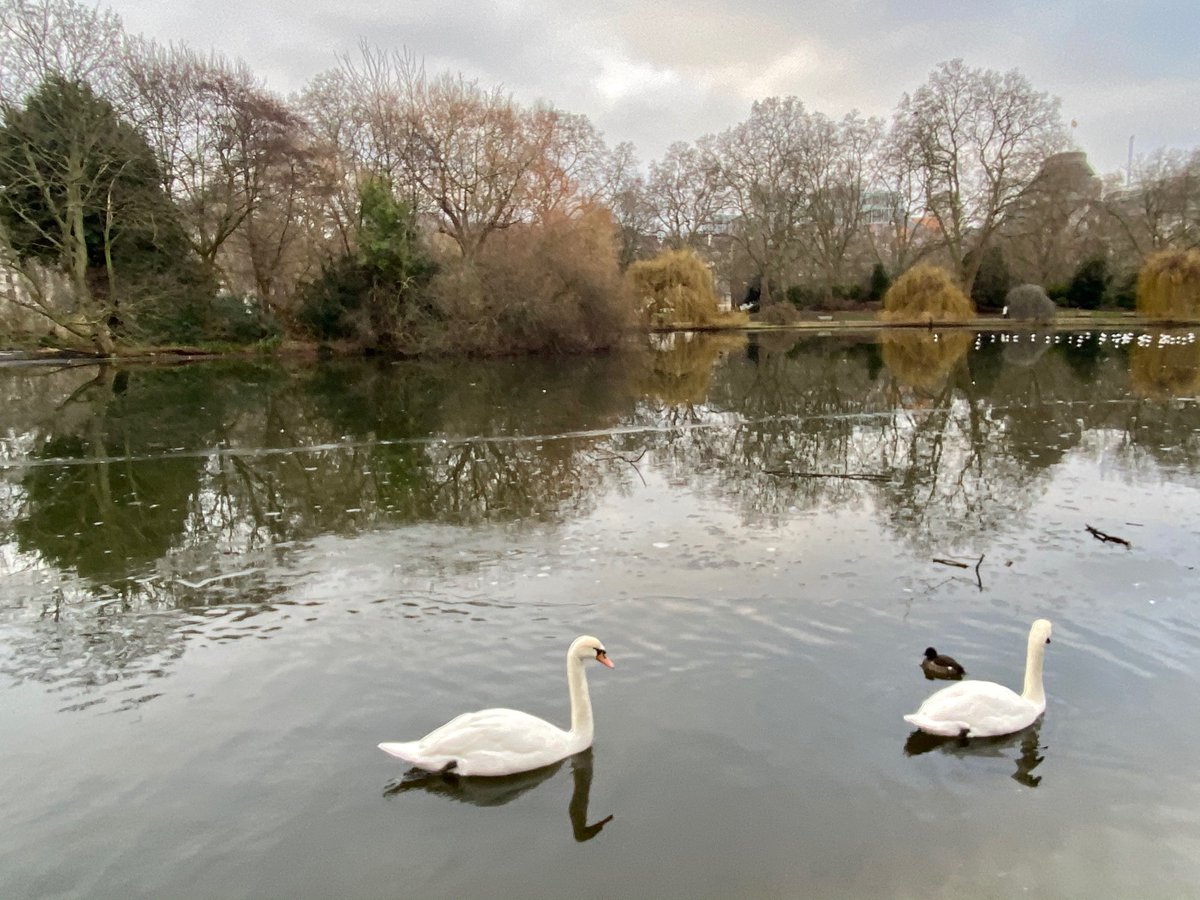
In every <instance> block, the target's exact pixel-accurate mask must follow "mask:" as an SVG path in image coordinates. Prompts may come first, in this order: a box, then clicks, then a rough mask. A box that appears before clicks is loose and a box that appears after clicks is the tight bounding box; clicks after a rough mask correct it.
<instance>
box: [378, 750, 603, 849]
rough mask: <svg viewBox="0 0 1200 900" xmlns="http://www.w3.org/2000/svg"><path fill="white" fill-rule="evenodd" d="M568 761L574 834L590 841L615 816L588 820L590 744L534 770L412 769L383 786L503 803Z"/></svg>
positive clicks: (395, 791)
mask: <svg viewBox="0 0 1200 900" xmlns="http://www.w3.org/2000/svg"><path fill="white" fill-rule="evenodd" d="M566 762H569V763H570V764H571V780H572V788H571V800H570V803H568V804H567V815H568V818H569V819H570V820H571V833H572V835H574V837H575V840H576V841H579V842H580V843H582V842H583V841H590V840H591V839H592V838H594V837H595V836H596V835H598V834H599V833H600V831H601V830H602V829H603V828H604V826H605V825H607V824H608V823H609V822H611V821H612V819H613V817H612V816H611V815H608V816H605V817H604V818H603V819H600V820H599V821H597V822H594V823H592V824H590V825H589V824H588V803H589V800H590V797H591V792H592V768H593V757H592V748H591V747H589V748H588V749H587V750H584V751H583V752H582V753H577V754H575V755H574V756H572V757H569V758H568V759H566V760H562V761H560V762H556V763H553V764H551V765H549V766H543V767H542V768H540V769H534V770H533V771H532V772H521V773H519V774H516V775H504V776H502V777H499V778H480V777H473V778H464V777H461V776H458V775H455V774H454V773H452V772H447V773H439V772H425V771H422V770H421V769H410V770H409V771H408V772H406V773H405V774H404V775H403V776H402V777H400V778H397V779H395V780H394V781H390V782H388V783H387V785H386V786H385V787H384V789H383V796H385V797H395V796H397V795H399V794H402V793H405V792H407V791H412V790H420V791H425V792H426V793H428V794H436V795H437V796H439V797H446V798H447V799H450V800H455V801H457V802H459V803H469V804H471V805H472V806H504V805H505V804H506V803H511V802H512V801H513V800H516V799H517V798H518V797H520V796H521V795H522V794H524V793H527V792H528V791H531V790H533V789H534V788H535V787H537V786H538V785H540V784H542V783H543V782H545V781H548V780H549V779H550V778H552V777H553V776H554V775H555V774H557V773H558V772H559V770H561V769H562V767H563V764H564V763H566Z"/></svg>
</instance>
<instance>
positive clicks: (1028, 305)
mask: <svg viewBox="0 0 1200 900" xmlns="http://www.w3.org/2000/svg"><path fill="white" fill-rule="evenodd" d="M1004 305H1005V306H1007V307H1008V318H1010V319H1016V320H1018V321H1021V322H1053V321H1054V314H1055V312H1057V309H1058V308H1057V307H1056V306H1055V305H1054V301H1053V300H1051V299H1050V297H1049V296H1048V295H1047V294H1046V292H1045V291H1044V290H1043V289H1042V287H1041V285H1037V284H1019V285H1017V286H1016V287H1015V288H1013V289H1012V290H1010V291H1009V292H1008V294H1007V295H1006V296H1005V298H1004Z"/></svg>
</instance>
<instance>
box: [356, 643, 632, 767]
mask: <svg viewBox="0 0 1200 900" xmlns="http://www.w3.org/2000/svg"><path fill="white" fill-rule="evenodd" d="M593 659H594V660H595V661H596V662H598V663H600V664H601V665H603V666H606V667H608V668H610V669H612V668H614V666H613V661H612V660H611V659H609V656H608V651H607V650H605V649H604V644H602V643H601V642H600V640H599V639H598V638H595V637H592V636H591V635H587V634H585V635H580V636H579V637H577V638H575V640H574V641H572V642H571V646H570V647H568V648H567V691H568V694H569V696H570V701H571V728H570V730H567V731H564V730H563V729H561V728H559V727H558V726H557V725H552V724H551V723H549V722H547V721H546V720H545V719H540V718H538V717H537V716H533V715H530V714H529V713H526V712H521V711H520V710H517V709H481V710H478V711H476V712H469V713H463V714H462V715H460V716H457V717H455V718H453V719H451V720H450V721H449V722H447V723H446V724H445V725H442V726H440V727H438V728H435V729H434V730H433V731H431V732H429V734H427V735H425V736H424V737H422V738H418V739H417V740H415V741H398V742H388V743H382V744H380V745H379V749H380V750H382V751H383V752H384V753H388V754H390V755H392V756H395V757H397V758H398V759H402V760H404V761H405V762H408V763H411V764H412V765H413V766H414V767H415V768H416V769H418V770H423V771H426V772H438V773H443V774H454V775H464V776H472V775H480V776H488V777H495V776H502V775H515V774H516V773H518V772H529V771H532V770H533V769H540V768H542V767H543V766H549V765H552V764H553V763H556V762H559V761H560V760H563V759H566V758H567V757H568V756H574V755H575V754H576V753H579V752H581V751H583V750H586V749H587V748H588V747H590V746H591V745H592V735H593V731H594V725H593V721H592V701H591V698H590V697H589V695H588V685H587V674H586V672H585V671H584V663H585V662H588V661H589V660H593Z"/></svg>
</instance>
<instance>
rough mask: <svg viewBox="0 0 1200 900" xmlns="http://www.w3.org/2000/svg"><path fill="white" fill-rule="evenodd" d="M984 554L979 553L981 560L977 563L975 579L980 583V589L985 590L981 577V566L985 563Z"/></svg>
mask: <svg viewBox="0 0 1200 900" xmlns="http://www.w3.org/2000/svg"><path fill="white" fill-rule="evenodd" d="M983 557H984V554H982V553H980V554H979V562H977V563H975V581H976V582H977V583H978V584H979V589H980V590H981V591H982V590H983V579H982V578H980V577H979V567H980V566H982V565H983Z"/></svg>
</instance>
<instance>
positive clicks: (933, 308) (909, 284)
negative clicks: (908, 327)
mask: <svg viewBox="0 0 1200 900" xmlns="http://www.w3.org/2000/svg"><path fill="white" fill-rule="evenodd" d="M880 317H881V318H882V319H883V320H884V321H886V322H965V321H967V320H969V319H973V318H975V304H974V303H972V302H971V298H970V297H968V296H967V295H966V294H964V293H963V291H962V288H960V287H959V286H958V283H957V282H956V281H955V280H954V276H952V275H951V274H950V273H949V272H947V271H946V270H945V269H943V268H941V267H940V266H934V265H929V264H928V263H922V264H921V265H917V266H913V267H912V268H911V269H909V270H908V271H907V272H905V273H904V274H903V275H901V276H900V277H899V278H897V279H896V281H895V283H894V284H893V285H892V286H891V287H890V288H888V291H887V293H886V294H884V295H883V310H882V311H881V312H880Z"/></svg>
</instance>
